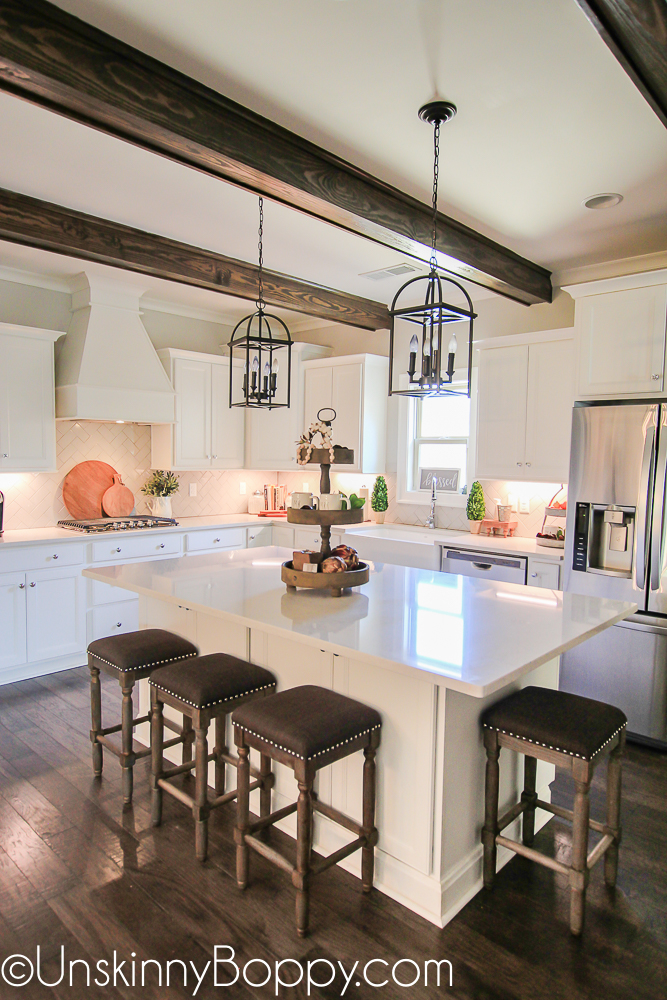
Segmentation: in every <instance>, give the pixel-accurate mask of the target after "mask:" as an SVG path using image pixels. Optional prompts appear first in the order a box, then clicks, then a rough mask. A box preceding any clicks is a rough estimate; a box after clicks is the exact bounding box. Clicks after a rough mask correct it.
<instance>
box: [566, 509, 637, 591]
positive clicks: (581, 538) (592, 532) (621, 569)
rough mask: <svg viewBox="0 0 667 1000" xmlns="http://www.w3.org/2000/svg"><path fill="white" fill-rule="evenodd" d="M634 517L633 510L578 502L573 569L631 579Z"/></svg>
mask: <svg viewBox="0 0 667 1000" xmlns="http://www.w3.org/2000/svg"><path fill="white" fill-rule="evenodd" d="M635 515H636V508H635V507H619V506H617V505H616V504H611V505H608V504H594V503H581V502H580V503H577V508H576V518H575V538H574V551H573V557H572V568H573V569H574V570H578V571H579V572H584V573H600V574H602V575H605V576H622V577H627V578H628V579H630V578H631V577H632V568H633V548H634V533H635Z"/></svg>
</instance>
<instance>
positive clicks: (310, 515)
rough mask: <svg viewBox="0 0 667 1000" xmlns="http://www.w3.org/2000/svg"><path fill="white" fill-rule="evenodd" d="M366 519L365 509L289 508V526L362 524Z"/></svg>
mask: <svg viewBox="0 0 667 1000" xmlns="http://www.w3.org/2000/svg"><path fill="white" fill-rule="evenodd" d="M363 519H364V508H363V507H358V508H357V509H356V510H317V509H315V510H313V509H308V508H307V509H306V510H301V508H300V507H288V508H287V521H288V523H289V524H328V525H331V524H361V522H362V521H363Z"/></svg>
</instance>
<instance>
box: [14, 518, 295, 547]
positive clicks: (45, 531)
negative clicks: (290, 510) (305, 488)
mask: <svg viewBox="0 0 667 1000" xmlns="http://www.w3.org/2000/svg"><path fill="white" fill-rule="evenodd" d="M176 520H177V521H178V525H173V526H172V525H161V526H159V527H157V528H141V529H134V530H132V531H103V532H90V533H88V532H85V531H72V530H71V529H70V528H58V527H56V526H54V527H52V528H25V529H6V530H5V532H4V533H3V534H2V535H0V546H2V545H37V544H39V543H40V542H81V541H96V540H97V539H100V538H117V537H118V536H120V535H132V536H137V535H146V534H151V533H152V532H155V531H171V530H172V527H178V528H179V529H180V530H181V531H196V530H197V529H198V528H236V527H246V526H247V525H250V524H269V525H270V524H284V523H285V518H276V519H272V518H270V517H258V516H257V515H256V514H211V515H209V516H208V517H177V518H176Z"/></svg>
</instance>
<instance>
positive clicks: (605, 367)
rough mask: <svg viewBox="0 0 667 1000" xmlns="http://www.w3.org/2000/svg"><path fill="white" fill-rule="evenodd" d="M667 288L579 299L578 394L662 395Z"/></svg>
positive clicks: (628, 291)
mask: <svg viewBox="0 0 667 1000" xmlns="http://www.w3.org/2000/svg"><path fill="white" fill-rule="evenodd" d="M666 316H667V286H665V285H651V286H646V287H641V288H625V289H622V290H619V291H613V292H605V293H603V294H599V295H586V296H584V297H583V298H581V299H579V300H578V301H577V305H576V311H575V326H576V331H577V337H578V345H579V364H578V369H579V372H578V374H579V379H578V387H577V398H579V399H593V398H597V397H603V398H604V397H607V396H627V395H635V394H641V395H647V394H649V395H650V394H653V393H660V394H662V392H663V390H664V387H665V378H664V362H665V318H666Z"/></svg>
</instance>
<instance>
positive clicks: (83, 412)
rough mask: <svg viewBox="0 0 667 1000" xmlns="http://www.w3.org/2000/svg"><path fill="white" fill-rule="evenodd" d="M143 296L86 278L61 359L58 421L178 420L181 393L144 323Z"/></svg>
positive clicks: (77, 291) (77, 287) (76, 294)
mask: <svg viewBox="0 0 667 1000" xmlns="http://www.w3.org/2000/svg"><path fill="white" fill-rule="evenodd" d="M141 294H142V292H141V291H140V290H136V289H134V288H128V286H127V285H123V284H121V283H116V282H114V281H113V280H109V279H107V278H98V277H97V276H93V275H87V274H80V275H78V276H77V278H76V279H75V283H74V285H73V288H72V320H71V322H70V325H69V329H68V331H67V335H66V336H65V339H64V340H63V341H61V342H60V343H59V344H58V348H59V350H58V352H57V357H56V417H59V418H61V419H69V420H124V421H127V422H137V423H149V424H169V423H173V422H174V410H175V395H174V390H173V388H172V385H171V382H170V381H169V378H168V377H167V373H166V372H165V370H164V368H163V367H162V364H161V362H160V359H159V358H158V356H157V354H156V352H155V348H154V347H153V345H152V343H151V341H150V337H149V336H148V333H147V332H146V328H145V326H144V324H143V323H142V321H141V313H140V309H139V297H140V296H141Z"/></svg>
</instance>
